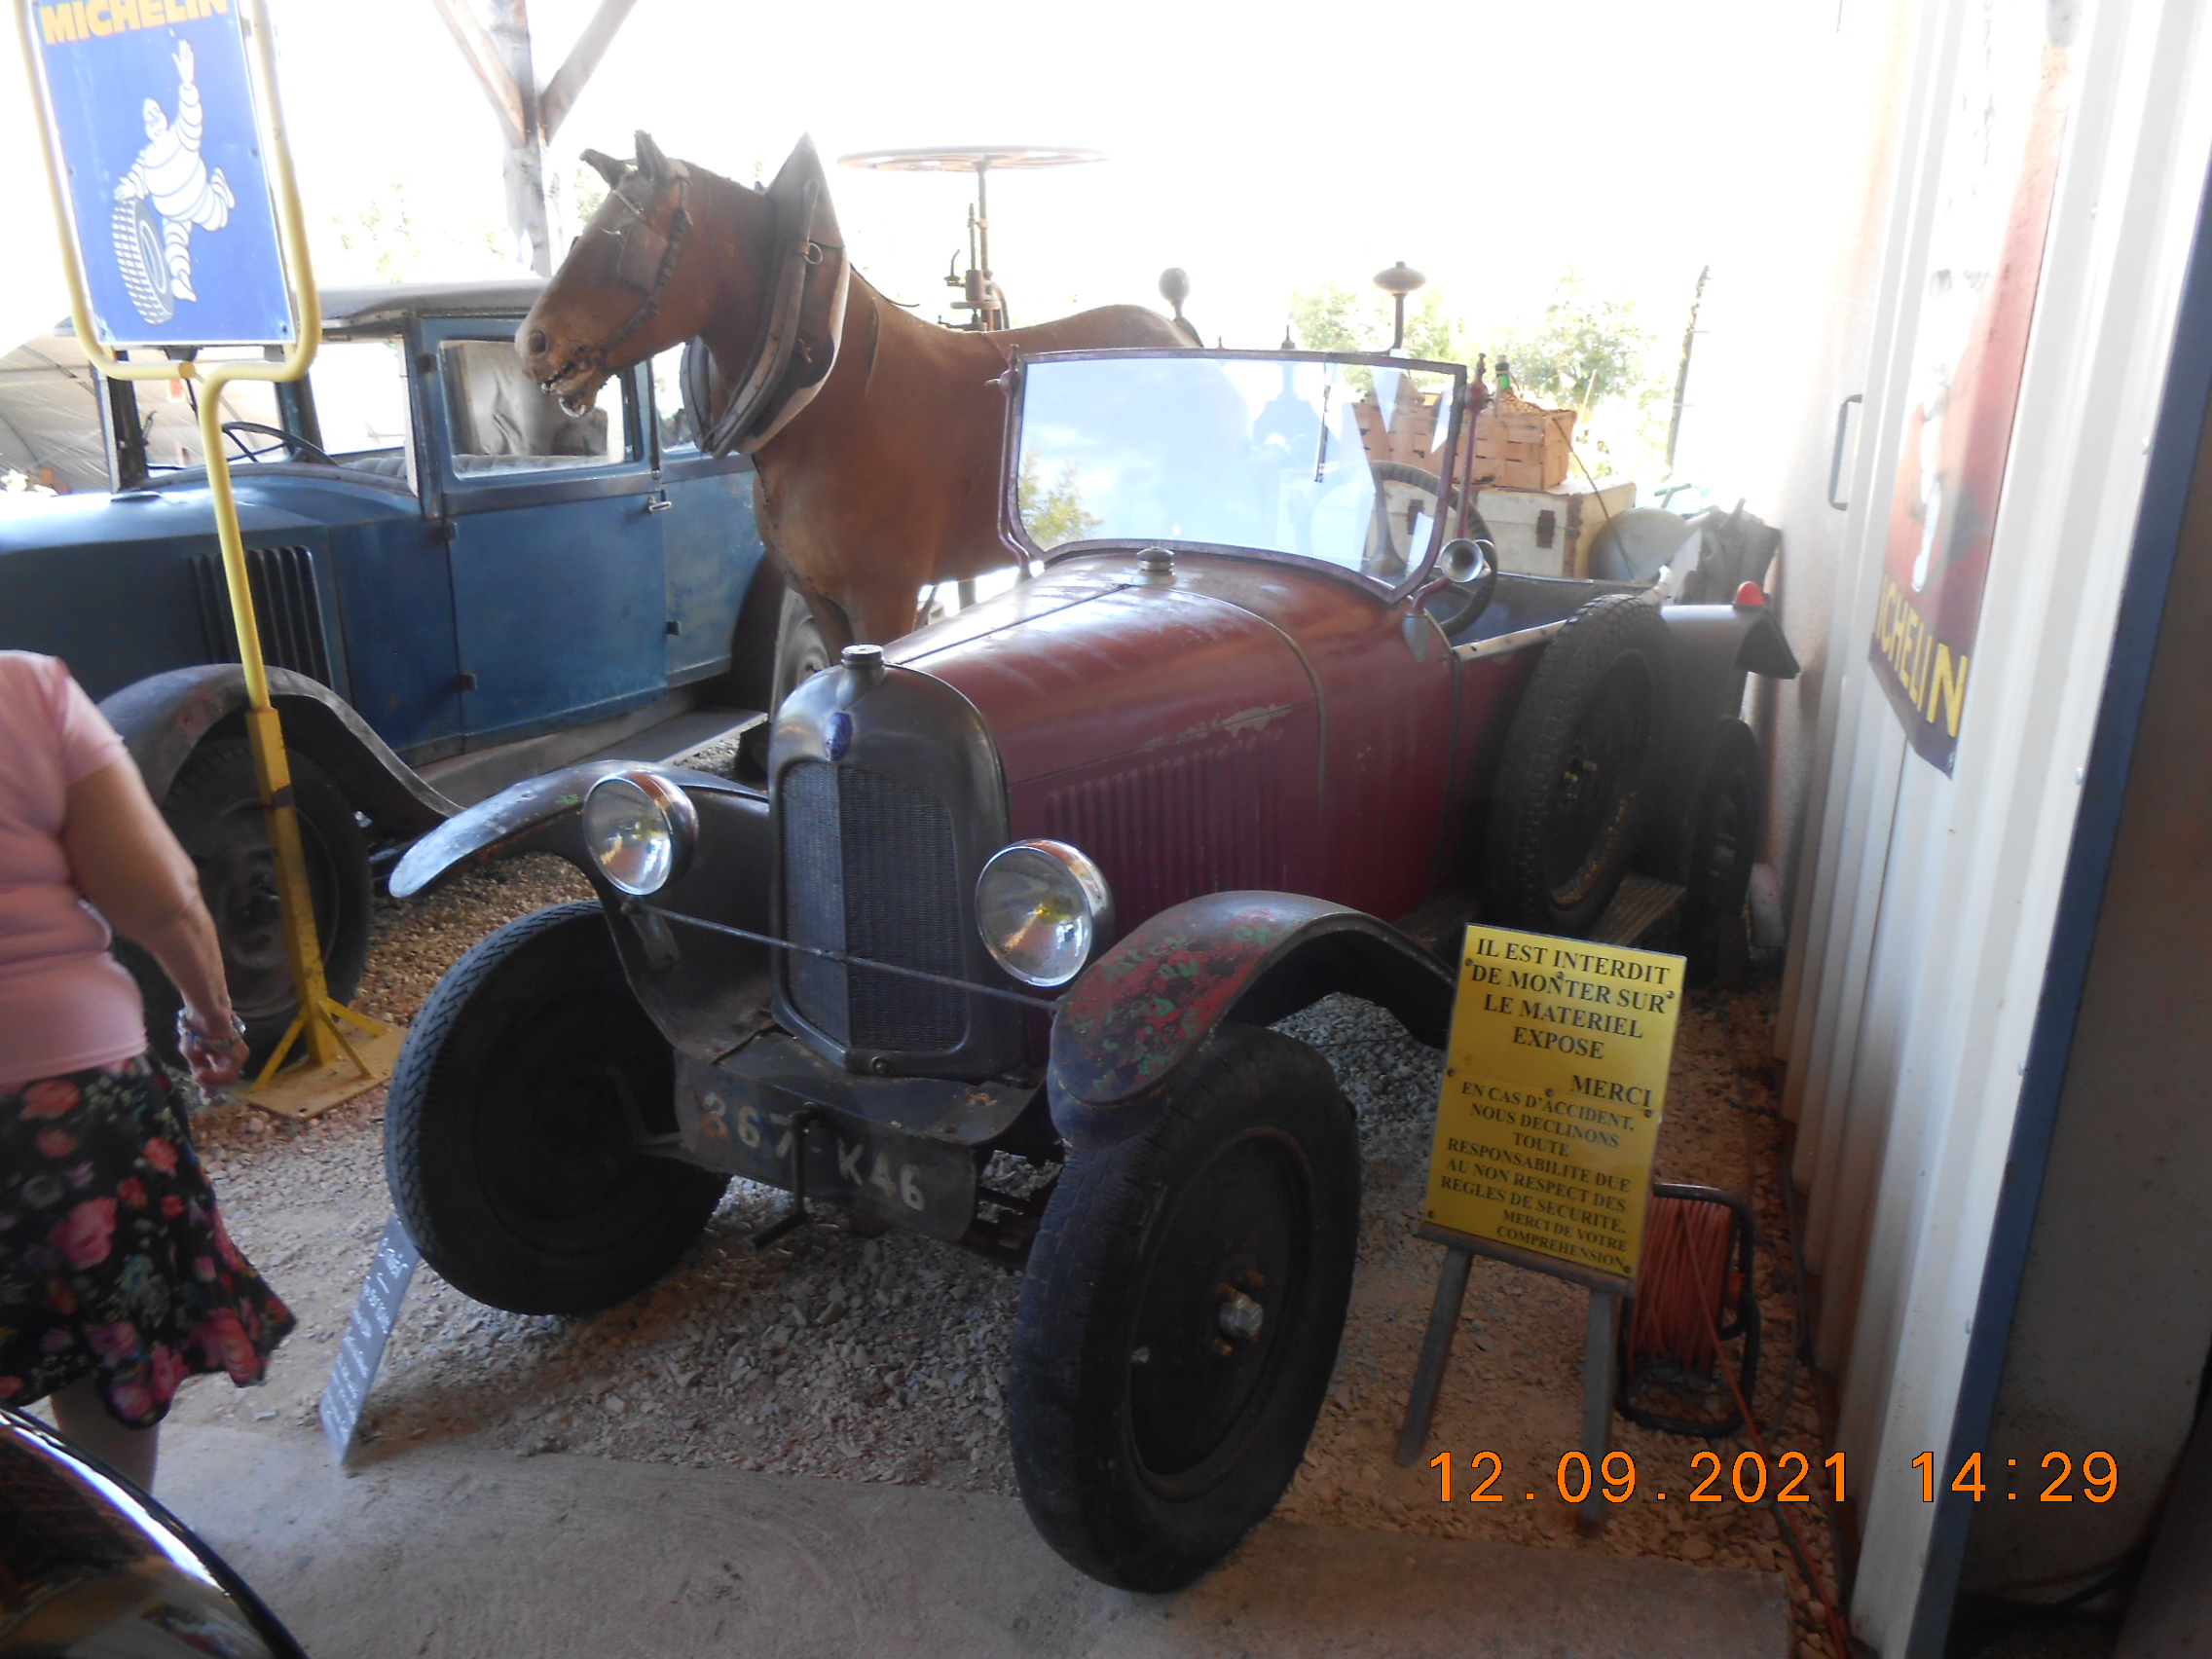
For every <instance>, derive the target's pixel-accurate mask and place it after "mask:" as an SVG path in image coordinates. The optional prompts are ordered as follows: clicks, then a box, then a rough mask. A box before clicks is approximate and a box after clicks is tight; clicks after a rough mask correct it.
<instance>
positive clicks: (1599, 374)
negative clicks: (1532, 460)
mask: <svg viewBox="0 0 2212 1659" xmlns="http://www.w3.org/2000/svg"><path fill="white" fill-rule="evenodd" d="M1655 344H1656V343H1655V342H1654V341H1653V339H1652V337H1651V331H1650V330H1649V329H1647V328H1644V327H1643V326H1642V325H1641V324H1640V323H1639V322H1638V321H1637V320H1636V308H1635V306H1634V305H1632V304H1631V303H1629V302H1628V301H1625V300H1608V299H1599V298H1597V297H1596V296H1594V295H1592V294H1591V293H1589V292H1588V290H1587V289H1586V288H1585V287H1584V285H1583V281H1582V277H1581V276H1580V275H1579V274H1578V273H1576V272H1574V271H1572V270H1569V271H1568V272H1567V274H1566V275H1565V276H1562V277H1561V278H1560V280H1559V286H1558V287H1557V288H1556V289H1555V290H1554V291H1553V294H1552V298H1551V303H1550V304H1548V305H1547V306H1545V307H1544V310H1543V313H1542V314H1541V315H1539V316H1536V317H1533V318H1530V319H1528V320H1526V321H1524V322H1522V323H1521V324H1519V325H1518V326H1516V327H1513V328H1509V329H1507V330H1506V331H1505V332H1504V333H1503V334H1501V335H1499V336H1498V337H1497V339H1496V342H1495V344H1494V345H1493V348H1492V354H1493V360H1494V359H1495V358H1496V357H1505V358H1508V359H1510V361H1511V363H1512V365H1513V383H1514V386H1515V387H1516V388H1517V389H1519V390H1520V391H1521V392H1523V393H1524V394H1525V395H1527V396H1530V397H1532V398H1534V399H1535V400H1536V401H1538V402H1543V403H1555V404H1561V405H1565V406H1567V407H1569V408H1574V409H1588V408H1590V407H1591V406H1592V405H1593V404H1596V403H1599V402H1601V401H1610V402H1615V403H1625V404H1626V405H1628V406H1629V407H1630V408H1631V409H1634V410H1636V411H1638V412H1640V413H1641V411H1643V410H1645V409H1647V408H1648V407H1649V406H1650V404H1651V402H1652V400H1653V399H1654V398H1655V397H1657V396H1658V394H1659V392H1660V391H1661V390H1662V389H1663V377H1662V376H1661V375H1659V374H1658V373H1656V372H1655V371H1654V367H1653V362H1652V359H1653V347H1654V345H1655Z"/></svg>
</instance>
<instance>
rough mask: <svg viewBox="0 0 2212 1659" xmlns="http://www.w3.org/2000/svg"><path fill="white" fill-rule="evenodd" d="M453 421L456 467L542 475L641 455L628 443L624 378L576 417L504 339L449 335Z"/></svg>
mask: <svg viewBox="0 0 2212 1659" xmlns="http://www.w3.org/2000/svg"><path fill="white" fill-rule="evenodd" d="M438 350H439V351H440V353H441V356H442V361H443V366H444V370H445V384H446V387H447V395H448V398H449V400H450V403H449V410H450V414H451V418H452V422H453V464H454V470H455V471H456V472H459V473H461V474H464V475H469V476H480V475H483V474H486V473H513V472H541V471H546V470H550V469H554V468H568V467H582V466H606V465H608V464H609V463H610V462H615V461H629V460H633V459H635V458H634V457H632V456H631V455H630V454H629V453H628V451H627V447H626V444H625V441H624V423H623V420H622V386H623V382H622V380H621V379H620V378H615V379H611V380H608V382H607V383H606V384H605V385H604V386H602V387H600V388H599V397H598V401H597V402H596V403H595V404H594V406H593V407H591V408H589V409H586V410H584V411H583V412H582V413H581V414H574V415H571V413H570V412H569V411H568V410H566V409H564V408H563V407H562V406H561V403H560V400H559V399H558V398H556V397H554V396H553V395H552V394H551V393H549V392H547V391H545V390H544V389H542V388H541V387H538V386H537V384H536V383H535V382H534V381H533V380H531V378H530V376H529V374H528V372H527V371H526V370H525V369H524V368H523V366H522V359H521V358H520V357H518V356H516V354H515V349H514V347H513V346H512V345H510V344H509V343H508V342H506V341H504V340H449V341H447V342H446V343H445V344H444V345H443V346H441V347H440V348H439V349H438Z"/></svg>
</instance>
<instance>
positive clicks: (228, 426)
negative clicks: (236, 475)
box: [223, 421, 338, 466]
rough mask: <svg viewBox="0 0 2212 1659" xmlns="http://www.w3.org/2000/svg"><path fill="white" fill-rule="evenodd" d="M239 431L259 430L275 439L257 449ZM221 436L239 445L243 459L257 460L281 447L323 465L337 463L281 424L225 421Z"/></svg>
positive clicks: (334, 464)
mask: <svg viewBox="0 0 2212 1659" xmlns="http://www.w3.org/2000/svg"><path fill="white" fill-rule="evenodd" d="M240 432H260V433H264V434H266V435H267V436H269V437H272V438H275V439H276V442H275V443H273V444H263V445H262V446H261V447H260V448H259V449H255V448H254V447H253V446H252V445H251V444H249V443H247V442H246V441H245V439H243V438H241V437H240V436H239V434H240ZM223 436H225V437H226V438H228V439H230V440H231V442H233V443H234V444H236V445H238V446H239V456H240V459H241V460H244V461H259V460H260V459H261V458H262V457H263V456H265V455H268V454H270V453H271V452H272V451H274V450H278V449H282V450H288V451H290V452H291V453H292V454H293V455H295V456H297V455H300V454H302V453H303V452H304V453H305V454H307V455H308V456H310V457H312V458H313V459H314V460H316V461H321V462H322V463H323V464H324V465H325V466H336V465H337V464H338V461H337V459H336V458H335V457H334V456H332V455H331V453H330V452H329V451H328V450H326V449H324V448H323V447H322V446H321V445H320V444H311V443H309V442H308V441H307V439H305V438H303V437H301V436H300V435H299V434H298V433H297V432H287V431H285V430H284V428H283V427H281V426H264V425H263V424H261V423H260V422H259V421H225V422H224V423H223Z"/></svg>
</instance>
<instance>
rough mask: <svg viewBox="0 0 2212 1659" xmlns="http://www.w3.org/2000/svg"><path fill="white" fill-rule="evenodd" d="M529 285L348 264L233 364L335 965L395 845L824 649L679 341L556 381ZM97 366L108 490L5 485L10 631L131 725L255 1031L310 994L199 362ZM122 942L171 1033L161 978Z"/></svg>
mask: <svg viewBox="0 0 2212 1659" xmlns="http://www.w3.org/2000/svg"><path fill="white" fill-rule="evenodd" d="M538 286H539V284H538V283H537V282H535V280H521V281H505V282H487V283H479V284H476V285H473V286H467V287H441V286H428V285H412V286H399V287H384V288H350V289H344V288H342V289H333V290H331V291H329V292H327V293H325V294H324V295H323V297H322V298H323V329H324V333H325V340H326V343H325V345H324V346H323V348H322V350H321V352H320V354H319V355H318V357H317V359H316V361H315V364H314V367H313V370H312V372H311V373H310V375H309V377H308V378H307V379H306V380H304V381H302V382H300V383H298V384H297V385H293V386H281V387H271V386H268V385H247V386H237V387H232V388H231V389H230V390H229V392H228V393H227V394H226V409H225V413H226V415H230V414H234V413H235V414H236V416H237V417H238V418H237V419H234V420H227V421H226V422H225V423H224V425H223V430H224V432H225V434H226V436H227V437H228V438H229V440H230V442H231V444H232V445H233V446H234V447H233V448H232V450H231V453H230V460H231V461H232V465H233V477H234V479H235V481H236V487H237V494H238V500H239V514H240V524H241V527H242V529H243V532H244V536H245V545H246V549H247V552H246V557H247V562H248V564H249V566H250V569H251V574H252V585H253V593H254V604H255V609H256V615H257V617H258V620H259V625H260V630H261V637H262V642H263V646H264V649H265V651H266V654H267V656H268V660H269V662H270V665H271V668H272V671H273V672H272V682H273V683H274V685H275V687H276V701H277V704H278V707H279V708H280V709H281V711H282V713H283V717H284V725H285V734H286V744H287V747H288V748H289V749H290V750H291V751H292V756H293V758H292V771H293V777H294V779H295V781H296V786H297V790H298V804H299V808H300V812H301V818H302V826H303V830H304V832H305V836H306V840H307V842H308V851H309V861H310V866H311V870H310V874H311V879H312V880H313V884H314V888H315V894H316V907H317V911H318V916H317V921H318V923H319V925H320V932H321V938H322V943H323V950H324V953H325V956H326V958H327V971H328V975H329V978H330V981H331V984H332V987H333V989H334V991H335V992H336V993H337V994H339V995H340V996H346V995H350V993H351V991H352V989H353V987H354V984H355V983H356V982H357V980H358V978H359V976H360V972H361V968H362V965H363V962H364V960H365V958H366V955H367V950H368V935H369V897H370V881H371V862H370V861H371V855H372V852H373V850H374V849H375V848H376V846H377V845H378V844H379V843H393V842H399V841H404V840H411V839H412V838H413V837H415V836H416V835H419V834H421V833H422V832H423V831H424V830H428V829H430V828H432V827H434V826H435V825H437V824H439V823H441V822H443V821H444V820H445V819H446V818H447V817H449V816H450V815H451V814H452V813H453V812H454V811H455V810H456V809H457V807H459V806H462V805H466V804H468V803H470V802H472V801H475V800H478V799H481V798H483V797H484V796H486V795H488V794H491V793H496V792H497V791H498V790H500V789H503V788H505V787H506V786H507V785H509V784H511V783H514V782H516V781H517V780H518V779H521V778H525V777H530V776H532V775H535V774H536V773H538V772H542V771H544V770H546V769H548V768H550V767H555V766H561V765H566V764H569V763H571V762H573V761H576V760H579V759H582V758H586V757H590V756H603V755H604V756H624V757H635V758H641V759H662V758H667V757H669V756H673V755H676V754H678V753H681V752H682V751H683V750H685V749H687V748H690V747H693V746H695V745H696V744H698V743H700V742H703V741H706V740H707V739H709V738H711V737H713V736H714V735H716V734H717V733H719V732H722V731H725V730H727V729H729V728H730V727H732V726H733V725H734V724H736V723H738V722H740V721H741V720H742V719H744V718H746V717H745V714H744V711H747V710H759V709H765V708H767V707H769V706H770V704H771V703H772V701H773V699H774V695H775V682H776V679H777V675H778V671H779V666H780V667H781V670H782V672H783V674H784V676H785V677H786V678H789V677H790V676H791V675H792V674H793V673H794V672H796V671H797V670H798V669H800V668H803V667H807V666H812V664H811V663H809V662H803V661H800V660H799V659H801V658H804V657H806V656H807V654H808V650H809V644H808V640H807V638H806V634H807V631H806V629H805V628H804V626H803V623H793V624H787V622H786V611H787V608H790V609H793V610H794V611H795V612H796V614H797V616H798V617H801V618H802V617H803V614H804V613H803V608H797V607H795V605H793V603H792V602H790V601H788V600H787V598H786V595H785V591H784V588H783V584H782V581H781V578H780V577H779V576H778V575H777V573H776V571H775V570H774V567H773V565H772V564H769V563H766V562H764V561H763V558H762V549H761V542H760V536H759V533H758V531H757V529H756V526H755V523H754V515H753V472H752V466H751V463H750V461H747V459H746V458H744V457H743V456H736V455H733V456H730V457H728V458H727V459H716V458H713V457H710V456H706V455H703V454H701V453H700V450H699V447H698V445H697V444H696V443H695V442H693V441H692V440H691V438H690V436H689V426H688V424H687V422H686V420H685V417H684V412H683V410H682V405H681V398H680V395H679V394H678V392H677V390H676V387H677V384H678V381H677V376H676V375H675V373H674V364H673V363H668V364H661V363H649V364H641V365H639V366H638V367H637V368H636V369H633V370H632V371H630V372H629V373H627V374H625V375H622V376H619V377H617V378H615V379H614V380H613V381H611V382H609V383H608V387H606V389H604V390H603V391H602V392H601V394H600V397H599V400H598V403H597V406H596V407H594V408H592V409H589V410H586V411H584V412H583V413H582V414H581V415H575V416H571V415H570V414H568V413H567V412H565V411H564V410H563V409H562V408H561V407H560V405H559V404H558V403H557V402H556V401H555V400H554V399H553V398H551V397H550V396H548V395H547V394H546V393H544V392H543V391H542V390H540V389H539V388H538V387H536V386H535V385H533V384H532V383H531V382H530V381H529V380H528V379H527V378H526V376H525V375H524V373H523V369H522V364H521V362H520V360H519V359H518V357H517V356H516V353H515V350H514V347H513V344H512V341H513V335H514V330H515V326H516V324H517V323H518V322H519V321H520V320H521V318H522V316H523V314H524V313H526V312H527V311H528V310H529V309H530V306H531V303H532V301H533V300H534V299H535V296H536V293H537V289H538ZM215 354H216V353H214V352H212V351H209V352H207V353H206V355H208V356H210V357H212V356H213V355H215ZM100 392H101V396H102V399H103V406H102V419H103V425H104V428H105V432H106V436H107V439H108V446H107V447H108V452H109V464H110V470H111V483H112V484H113V486H114V489H113V494H111V495H105V496H73V497H61V498H38V499H37V504H36V506H35V508H33V509H32V510H27V511H26V510H20V509H18V511H15V512H13V513H10V514H7V515H4V516H0V647H6V648H16V649H24V650H35V651H45V652H49V653H52V654H54V655H55V656H59V657H61V658H63V659H64V660H66V661H67V662H68V664H69V666H70V668H71V669H72V670H73V671H74V672H75V673H76V676H77V678H78V679H79V681H81V682H83V683H84V685H85V686H86V688H87V689H88V690H89V691H91V692H92V695H93V696H94V697H96V698H98V699H100V700H101V703H102V707H103V708H104V709H105V710H106V712H107V714H108V716H109V718H110V719H113V720H114V721H115V723H116V725H117V727H118V728H119V729H120V730H121V731H122V733H123V735H124V737H125V739H126V741H127V742H128V743H129V746H130V749H131V753H132V754H133V756H135V757H136V758H137V761H138V764H139V766H140V768H141V769H142V770H143V771H144V772H145V774H146V781H147V784H148V786H149V787H150V788H151V789H152V791H153V793H154V796H155V798H156V799H157V800H159V801H160V802H161V803H162V805H163V810H164V812H165V813H166V816H167V818H168V820H169V822H170V824H171V826H172V828H174V829H175V830H176V831H177V833H178V835H179V836H180V838H181V839H182V840H183V841H184V844H185V846H186V847H187V848H188V849H189V850H190V852H191V853H192V855H193V857H194V859H195V861H196V862H197V863H198V865H199V867H200V873H201V880H202V883H203V887H204V889H205V892H206V896H207V900H208V903H209V905H210V907H211V908H212V910H213V911H214V914H215V917H216V920H217V923H218V926H219V928H220V929H221V932H222V937H223V944H224V951H225V961H226V965H227V967H228V970H229V974H230V978H231V988H232V993H233V996H234V998H235V999H236V1002H237V1005H238V1007H239V1010H240V1014H242V1015H243V1016H244V1017H245V1018H246V1020H247V1022H248V1025H249V1028H250V1032H251V1036H252V1039H253V1042H254V1046H255V1050H256V1051H257V1053H258V1052H263V1051H267V1049H268V1048H269V1047H270V1046H271V1045H273V1044H274V1042H275V1041H276V1038H277V1037H278V1036H279V1035H280V1034H281V1032H282V1030H283V1028H284V1026H285V1025H286V1023H287V1022H288V1021H289V1019H290V1017H291V1014H292V1013H293V998H292V989H291V982H290V977H289V974H288V972H287V970H286V966H285V960H284V951H283V939H282V934H281V931H280V928H279V926H278V922H277V911H276V885H275V881H274V872H273V868H272V865H271V860H270V854H269V846H268V839H267V836H266V833H265V831H264V830H263V826H262V815H261V812H260V808H259V804H258V797H257V794H256V791H255V785H254V779H253V769H252V765H251V760H250V756H249V755H248V752H247V748H246V743H245V738H244V733H243V729H242V719H241V717H240V711H241V709H242V708H243V705H244V701H245V690H244V682H243V678H242V671H241V670H240V667H239V666H238V662H237V656H238V645H237V636H236V633H235V630H234V629H233V627H232V623H231V618H230V613H229V607H228V603H227V600H226V597H225V590H224V585H223V578H222V566H221V559H220V555H219V553H218V552H217V548H216V539H215V520H214V513H213V510H212V506H211V504H210V500H209V491H208V486H207V474H206V470H205V467H204V465H203V463H202V457H201V456H200V454H199V448H198V445H199V435H198V427H197V425H196V422H195V417H194V415H193V412H192V409H191V408H190V406H189V405H188V403H187V402H186V401H185V399H186V398H187V396H188V392H187V389H186V388H185V387H183V386H182V385H180V384H177V383H152V384H148V385H145V386H142V387H133V386H129V385H126V384H124V383H122V382H103V383H102V384H101V386H100ZM10 499H11V501H13V502H18V503H23V502H26V498H23V497H14V498H10ZM780 646H781V647H782V649H783V656H784V657H788V658H791V659H792V660H788V661H781V662H780V659H779V647H780ZM812 649H813V650H814V651H815V652H816V653H817V654H818V653H819V646H813V647H812ZM133 966H134V967H135V968H137V969H138V970H139V971H140V977H141V979H142V980H143V981H144V982H145V983H146V986H147V989H148V991H149V996H150V1007H149V1021H148V1024H149V1029H151V1030H153V1031H155V1032H157V1033H158V1032H162V1031H165V1030H166V1029H167V1026H168V1023H169V1021H168V1020H167V1018H166V1013H165V1007H164V1005H165V1003H166V1002H167V1001H169V1000H170V999H173V992H171V991H170V990H169V989H168V987H167V985H166V982H165V981H164V980H163V979H162V978H161V976H160V974H159V971H158V970H156V969H154V968H153V967H152V965H151V963H150V962H146V961H143V960H138V961H135V962H134V963H133Z"/></svg>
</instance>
